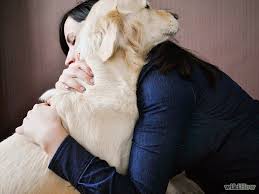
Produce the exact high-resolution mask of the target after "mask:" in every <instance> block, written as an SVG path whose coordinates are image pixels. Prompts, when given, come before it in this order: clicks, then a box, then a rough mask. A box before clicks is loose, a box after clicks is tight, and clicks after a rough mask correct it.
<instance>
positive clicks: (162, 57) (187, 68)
mask: <svg viewBox="0 0 259 194" xmlns="http://www.w3.org/2000/svg"><path fill="white" fill-rule="evenodd" d="M147 61H150V62H152V63H153V64H155V65H156V66H158V67H159V70H160V72H161V73H163V74H166V73H168V72H169V71H171V70H172V69H175V70H176V71H177V72H178V73H179V75H180V76H181V77H183V78H184V79H186V80H188V79H190V78H191V75H192V72H193V68H194V67H195V66H196V67H197V66H198V67H200V68H201V70H202V72H203V73H204V75H205V77H206V78H207V80H208V82H209V85H210V86H211V87H214V86H215V84H216V81H217V79H218V78H219V77H220V76H221V71H220V70H219V69H218V67H216V66H215V65H212V64H210V63H209V62H206V61H205V60H203V59H201V58H199V57H197V56H196V55H194V54H193V53H191V52H190V51H188V50H187V49H185V48H183V47H181V46H179V45H177V44H176V43H174V42H172V41H165V42H163V43H161V44H159V45H157V46H156V47H154V48H153V49H152V50H151V51H150V52H149V54H148V56H147Z"/></svg>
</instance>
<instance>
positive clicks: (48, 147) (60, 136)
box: [43, 128, 68, 160]
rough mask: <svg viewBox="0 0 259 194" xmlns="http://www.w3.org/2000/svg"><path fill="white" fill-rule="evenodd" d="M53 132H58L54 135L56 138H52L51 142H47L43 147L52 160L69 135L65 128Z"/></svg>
mask: <svg viewBox="0 0 259 194" xmlns="http://www.w3.org/2000/svg"><path fill="white" fill-rule="evenodd" d="M53 131H56V132H57V133H56V134H54V135H53V136H52V137H54V138H50V139H49V141H47V142H46V143H45V144H44V145H43V149H44V151H45V152H46V153H47V155H48V156H49V158H50V160H51V159H52V158H53V156H54V155H55V153H56V151H57V149H58V148H59V146H60V145H61V143H62V142H63V141H64V140H65V139H66V137H67V136H68V133H67V132H66V130H65V129H64V128H62V129H58V130H53Z"/></svg>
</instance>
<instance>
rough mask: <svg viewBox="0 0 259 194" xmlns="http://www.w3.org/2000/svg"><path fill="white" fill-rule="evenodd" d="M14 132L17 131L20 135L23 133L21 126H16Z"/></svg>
mask: <svg viewBox="0 0 259 194" xmlns="http://www.w3.org/2000/svg"><path fill="white" fill-rule="evenodd" d="M15 133H18V134H20V135H22V134H24V129H23V126H20V127H17V128H16V129H15Z"/></svg>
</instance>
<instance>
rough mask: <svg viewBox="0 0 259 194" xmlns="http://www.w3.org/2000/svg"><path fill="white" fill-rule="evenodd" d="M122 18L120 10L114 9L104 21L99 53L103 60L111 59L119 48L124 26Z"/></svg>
mask: <svg viewBox="0 0 259 194" xmlns="http://www.w3.org/2000/svg"><path fill="white" fill-rule="evenodd" d="M121 19H122V18H121V16H120V14H119V12H118V11H112V12H110V13H109V14H108V15H107V16H106V17H105V19H104V20H105V21H104V22H102V23H103V24H102V28H103V32H102V41H101V45H100V48H99V51H98V54H99V56H100V58H101V59H102V61H103V62H105V61H107V60H109V59H110V58H111V57H112V56H113V54H114V53H115V51H116V49H117V46H118V38H119V33H120V31H121V28H122V21H121Z"/></svg>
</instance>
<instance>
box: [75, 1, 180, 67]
mask: <svg viewBox="0 0 259 194" xmlns="http://www.w3.org/2000/svg"><path fill="white" fill-rule="evenodd" d="M177 31H178V22H177V18H176V17H175V15H174V14H172V13H170V12H167V11H163V10H154V9H152V8H151V7H150V5H149V3H148V2H147V0H100V1H98V2H97V3H96V4H95V5H94V6H93V8H92V9H91V11H90V13H89V15H88V17H87V18H86V20H85V23H84V24H83V27H82V29H81V32H80V34H79V38H78V42H77V51H78V52H80V53H81V55H82V57H85V58H87V57H89V56H91V57H92V56H95V57H99V58H100V59H101V60H102V62H104V63H105V62H106V61H108V60H109V59H111V58H112V57H113V56H114V54H115V53H116V51H117V50H118V49H121V50H123V51H124V52H125V53H126V56H127V55H131V57H132V55H133V56H134V57H139V58H145V56H146V54H147V53H148V52H149V51H150V49H152V48H153V47H154V46H156V45H157V44H159V43H161V42H163V41H165V40H167V39H168V38H169V37H170V36H172V35H174V34H175V33H176V32H177ZM135 65H137V64H135Z"/></svg>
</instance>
